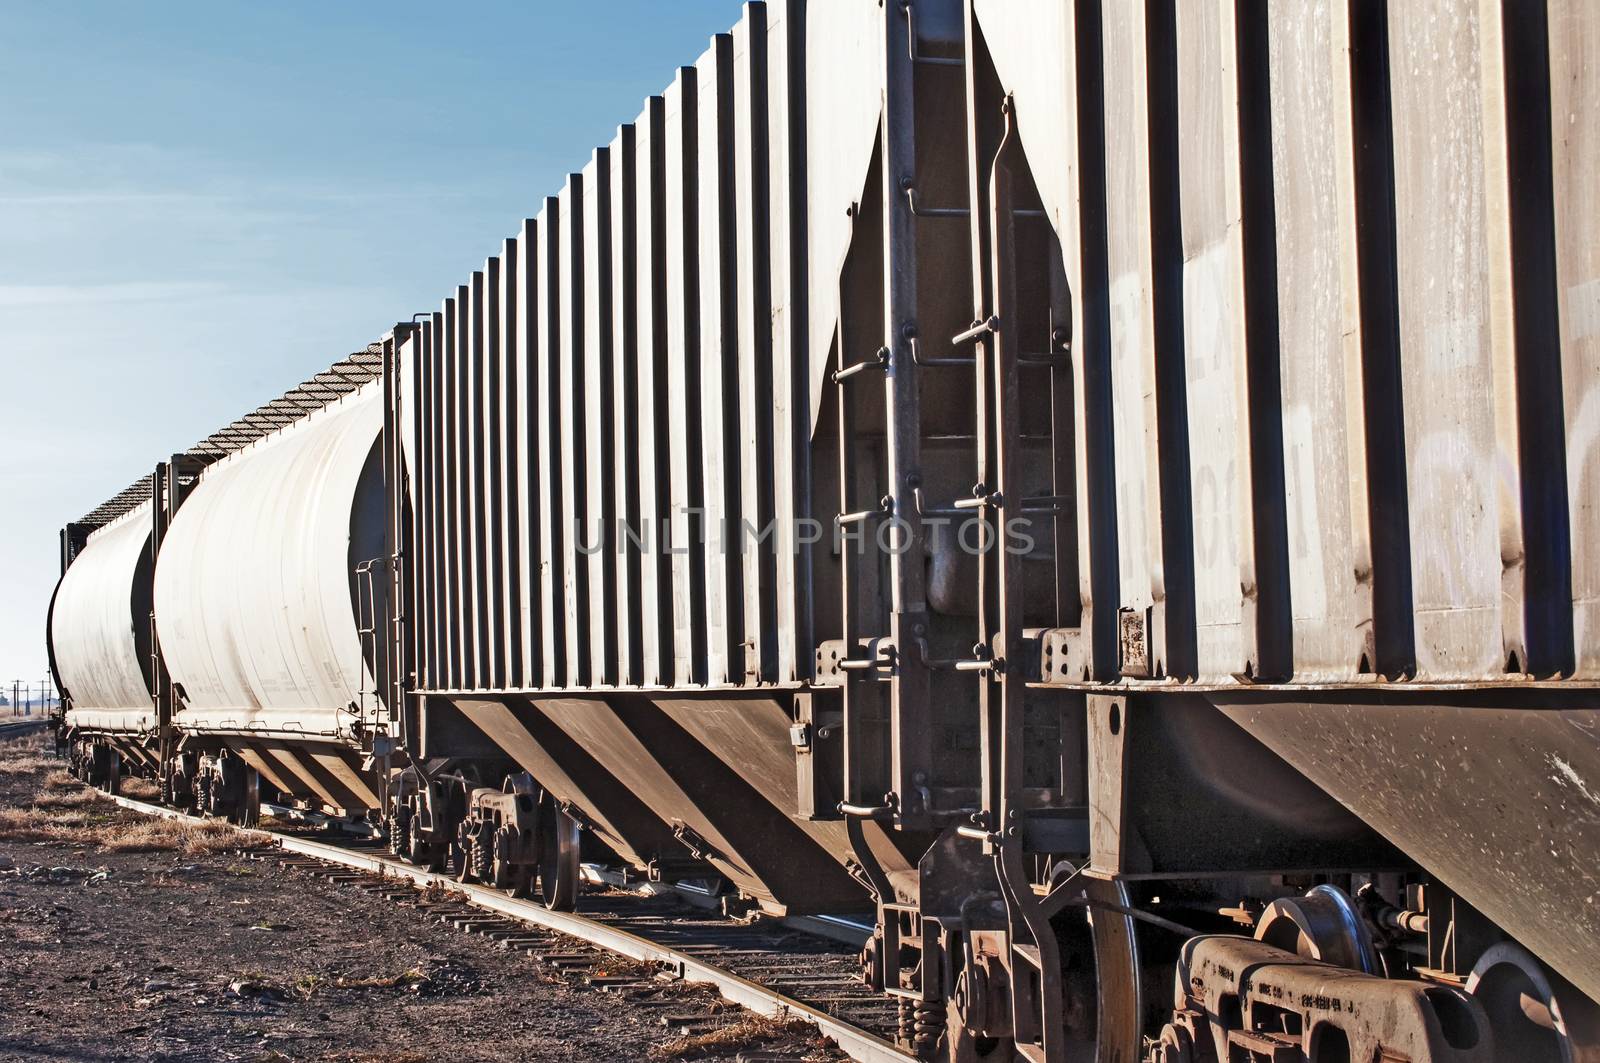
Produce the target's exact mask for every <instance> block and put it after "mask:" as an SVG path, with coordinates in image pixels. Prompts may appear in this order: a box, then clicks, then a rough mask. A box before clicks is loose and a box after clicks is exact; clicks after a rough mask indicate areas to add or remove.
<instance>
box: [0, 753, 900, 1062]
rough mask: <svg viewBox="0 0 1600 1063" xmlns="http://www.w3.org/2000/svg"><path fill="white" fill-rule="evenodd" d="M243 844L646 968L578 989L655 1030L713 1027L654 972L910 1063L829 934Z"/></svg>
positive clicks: (325, 845)
mask: <svg viewBox="0 0 1600 1063" xmlns="http://www.w3.org/2000/svg"><path fill="white" fill-rule="evenodd" d="M0 734H3V732H0ZM112 800H114V801H116V802H117V803H118V804H119V805H121V806H123V807H124V808H128V809H131V810H133V811H135V812H140V813H144V814H145V815H151V816H161V817H165V818H169V819H181V820H188V821H191V822H201V820H200V818H199V817H196V816H190V815H188V814H186V813H183V812H178V811H175V810H173V809H170V808H163V807H161V806H159V805H152V804H149V803H147V802H144V801H136V800H134V799H132V798H128V797H122V796H117V795H114V796H113V797H112ZM246 833H250V834H255V835H259V836H261V837H262V838H264V839H265V840H267V841H268V842H270V843H271V846H272V848H268V849H264V850H259V851H256V852H255V853H253V854H252V855H253V856H254V858H256V859H270V860H275V861H276V862H277V863H278V864H280V865H282V866H284V867H286V868H289V869H293V870H296V871H301V872H305V873H310V874H317V875H321V876H322V877H324V878H328V879H330V880H332V881H334V882H337V883H341V884H346V885H350V886H353V887H356V888H359V889H362V890H364V891H366V892H368V893H371V894H373V895H375V896H381V897H385V898H387V899H390V900H392V901H395V902H396V903H407V904H411V905H414V906H415V907H416V908H417V909H418V910H419V911H420V912H421V913H422V914H423V915H424V916H426V917H431V918H436V919H439V920H440V921H443V922H446V923H449V924H451V925H452V926H454V927H456V928H457V929H459V930H462V931H465V932H470V933H478V934H482V935H484V936H485V937H486V938H487V939H488V940H490V941H493V942H495V943H496V945H498V946H503V947H506V948H513V949H518V950H521V951H524V952H526V953H527V954H528V955H529V956H530V958H531V959H533V960H535V961H536V962H538V963H540V964H543V965H545V966H547V967H551V968H555V969H558V970H561V971H564V972H567V973H577V974H582V973H584V972H586V971H599V970H600V969H601V968H602V967H603V966H604V959H605V954H608V953H609V954H612V955H615V956H622V957H625V958H627V959H629V960H633V961H637V962H639V963H641V964H644V965H648V966H647V967H646V968H643V970H644V972H645V973H639V974H635V973H625V974H621V975H606V974H594V975H591V976H590V977H589V981H590V983H591V984H593V985H594V986H595V987H596V988H598V989H603V990H605V991H607V992H615V993H620V994H623V995H624V996H625V998H627V999H628V1000H629V1002H630V1003H632V1004H635V1005H637V1006H639V1007H642V1008H657V1009H661V1012H662V1021H663V1023H664V1024H666V1025H669V1026H674V1027H677V1028H681V1029H684V1030H688V1031H691V1032H697V1029H696V1028H697V1025H702V1024H710V1023H711V1022H712V1021H713V1020H711V1019H709V1018H707V1017H705V1016H695V1015H684V1014H678V1013H679V1012H683V1011H685V1010H686V1009H687V1008H688V1007H689V1006H690V1005H687V1004H686V1003H685V1001H684V1000H683V998H682V997H681V995H674V994H672V993H670V992H663V984H662V982H661V980H660V979H659V978H658V977H657V974H658V973H660V972H665V973H667V974H669V975H671V976H675V977H676V979H678V980H681V981H682V982H685V983H689V984H700V985H708V986H711V987H712V988H714V989H715V990H716V991H717V992H718V993H719V994H720V995H721V997H722V999H724V1000H727V1001H729V1002H731V1003H733V1004H736V1005H738V1006H739V1007H742V1008H744V1009H746V1010H747V1011H749V1012H751V1013H753V1014H756V1015H760V1016H763V1017H766V1018H774V1019H789V1020H798V1021H800V1022H805V1023H808V1024H810V1025H812V1026H815V1027H816V1028H817V1029H818V1031H819V1032H820V1033H821V1034H822V1035H823V1036H824V1037H826V1038H827V1039H828V1040H830V1041H832V1042H834V1043H835V1044H836V1045H838V1047H839V1048H840V1050H842V1051H843V1052H844V1053H846V1054H847V1055H848V1056H849V1057H850V1058H851V1059H854V1060H860V1061H863V1063H907V1061H910V1060H914V1059H915V1057H914V1056H912V1055H909V1054H907V1053H906V1052H903V1051H901V1050H900V1049H899V1048H898V1047H896V1045H895V1044H894V1041H893V1038H894V1035H895V1031H896V1029H897V1028H898V1027H899V1025H900V1024H901V1022H902V1021H903V1020H902V1017H901V1008H900V1007H899V1005H898V1004H897V1002H896V1000H895V999H893V998H889V997H885V996H883V995H882V994H879V993H877V992H875V991H873V990H872V989H870V988H868V987H867V986H864V985H863V984H862V983H861V979H860V966H859V962H858V960H857V956H856V951H857V950H856V949H855V948H854V947H853V946H851V945H848V944H845V943H844V942H842V941H840V940H836V938H838V937H847V936H848V933H847V932H844V933H841V930H842V929H844V928H841V927H839V926H837V925H836V926H833V927H831V928H830V927H829V926H828V925H826V924H823V925H818V926H814V927H812V926H809V925H808V924H809V923H810V922H811V921H808V920H798V921H782V922H779V921H773V922H757V923H754V924H747V923H742V922H738V921H736V920H732V919H729V918H726V917H724V916H722V915H721V914H720V913H718V912H715V911H712V910H710V909H707V908H700V907H696V906H695V904H694V900H695V898H694V897H693V896H684V895H681V894H679V893H678V892H677V891H673V890H660V889H642V890H629V889H627V888H624V887H619V886H615V885H607V886H604V887H603V888H604V892H598V891H596V892H591V893H588V894H586V895H585V896H584V899H583V902H582V903H583V907H584V912H583V914H581V915H579V914H573V913H567V912H553V911H550V910H548V909H546V908H545V907H544V906H543V905H542V904H539V903H538V902H536V901H529V900H522V899H519V898H514V897H511V896H508V895H507V894H506V893H504V892H503V891H500V890H495V889H490V888H488V887H485V886H480V885H477V884H476V883H468V882H458V881H457V880H456V879H455V878H453V877H451V876H448V875H442V874H438V873H435V872H430V871H427V870H425V869H423V868H419V867H416V866H414V865H412V864H408V863H405V862H403V861H401V860H398V859H396V858H395V857H393V856H391V855H390V854H389V853H388V852H387V851H385V850H383V849H382V848H380V847H379V843H378V842H377V841H376V840H374V839H371V838H365V837H357V836H351V837H348V838H340V839H338V840H337V841H332V842H330V841H325V840H311V839H309V838H305V837H300V836H297V835H294V834H289V833H282V832H278V831H272V830H264V829H252V830H248V831H246ZM592 878H593V876H590V879H591V881H592ZM419 891H421V892H419ZM685 902H687V903H685ZM799 927H805V928H806V929H800V928H799ZM674 1009H676V1010H674Z"/></svg>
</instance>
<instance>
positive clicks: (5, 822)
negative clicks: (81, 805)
mask: <svg viewBox="0 0 1600 1063" xmlns="http://www.w3.org/2000/svg"><path fill="white" fill-rule="evenodd" d="M89 831H90V827H89V817H88V815H86V814H85V813H83V812H79V811H73V812H51V811H47V810H45V809H40V808H0V841H5V842H78V843H81V842H85V841H88V840H90V839H89V838H87V837H86V835H87V834H88V833H89Z"/></svg>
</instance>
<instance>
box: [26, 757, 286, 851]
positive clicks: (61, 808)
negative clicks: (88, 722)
mask: <svg viewBox="0 0 1600 1063" xmlns="http://www.w3.org/2000/svg"><path fill="white" fill-rule="evenodd" d="M60 763H61V761H60V760H58V759H56V758H55V757H47V756H41V755H39V754H38V753H37V752H33V751H23V752H22V755H17V754H16V753H12V752H11V751H9V750H7V751H3V752H0V771H3V772H16V773H17V774H19V775H20V774H29V775H36V774H38V775H43V778H41V779H40V780H39V783H38V792H37V793H36V794H35V795H34V796H33V798H32V799H31V801H30V802H29V805H28V807H26V808H5V809H0V841H5V842H58V843H61V844H66V845H92V846H95V847H96V848H99V849H101V850H104V851H106V852H114V853H156V852H182V853H190V854H201V853H217V852H223V851H226V850H229V849H248V848H252V847H254V846H255V845H257V844H259V842H258V841H257V840H256V839H255V838H253V837H252V836H251V835H249V834H245V833H244V832H242V831H240V830H238V829H237V828H235V827H233V826H231V825H229V824H227V823H222V822H205V823H191V822H188V821H186V820H175V819H147V818H145V817H143V816H140V815H137V814H136V813H132V812H124V811H122V810H121V809H119V808H117V807H116V806H114V805H112V804H111V803H110V801H109V799H107V797H106V796H105V795H104V794H102V793H101V792H100V791H98V790H95V789H93V788H92V787H89V786H86V785H84V784H83V783H81V782H79V781H78V780H77V779H74V778H73V777H72V776H71V775H69V774H67V773H66V772H65V771H62V770H61V769H60V767H59V765H60ZM146 790H148V791H150V792H151V793H153V792H154V791H155V790H156V787H155V784H154V783H151V782H149V781H148V780H145V779H125V780H124V792H126V793H128V794H129V796H133V797H141V796H146V793H145V791H146Z"/></svg>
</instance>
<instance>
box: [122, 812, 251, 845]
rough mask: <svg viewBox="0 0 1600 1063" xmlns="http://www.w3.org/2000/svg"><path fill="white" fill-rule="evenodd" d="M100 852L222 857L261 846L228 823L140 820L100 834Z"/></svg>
mask: <svg viewBox="0 0 1600 1063" xmlns="http://www.w3.org/2000/svg"><path fill="white" fill-rule="evenodd" d="M97 842H98V844H99V846H100V848H102V849H105V850H106V851H108V852H113V853H162V852H184V853H221V852H227V851H229V850H232V849H249V848H251V847H252V846H255V845H258V844H259V842H258V841H257V839H256V838H254V837H253V836H251V835H249V834H246V833H244V832H243V831H241V830H239V829H238V828H237V827H234V826H233V825H231V824H228V823H221V822H216V821H211V820H207V821H205V822H203V823H190V822H188V821H187V820H180V819H139V820H135V821H133V822H131V823H116V824H110V825H107V826H105V827H103V828H101V831H100V837H99V838H98V839H97Z"/></svg>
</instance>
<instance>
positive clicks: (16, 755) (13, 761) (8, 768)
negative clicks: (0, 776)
mask: <svg viewBox="0 0 1600 1063" xmlns="http://www.w3.org/2000/svg"><path fill="white" fill-rule="evenodd" d="M60 767H61V758H60V757H52V756H50V755H48V754H45V753H41V752H39V750H38V747H37V746H20V747H17V746H0V772H5V773H6V774H8V775H11V774H15V775H32V774H34V773H36V772H41V771H49V770H50V769H52V768H57V769H59V768H60ZM62 774H66V773H65V772H63V773H62ZM71 777H72V776H70V775H68V776H67V778H69V779H70V778H71Z"/></svg>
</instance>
